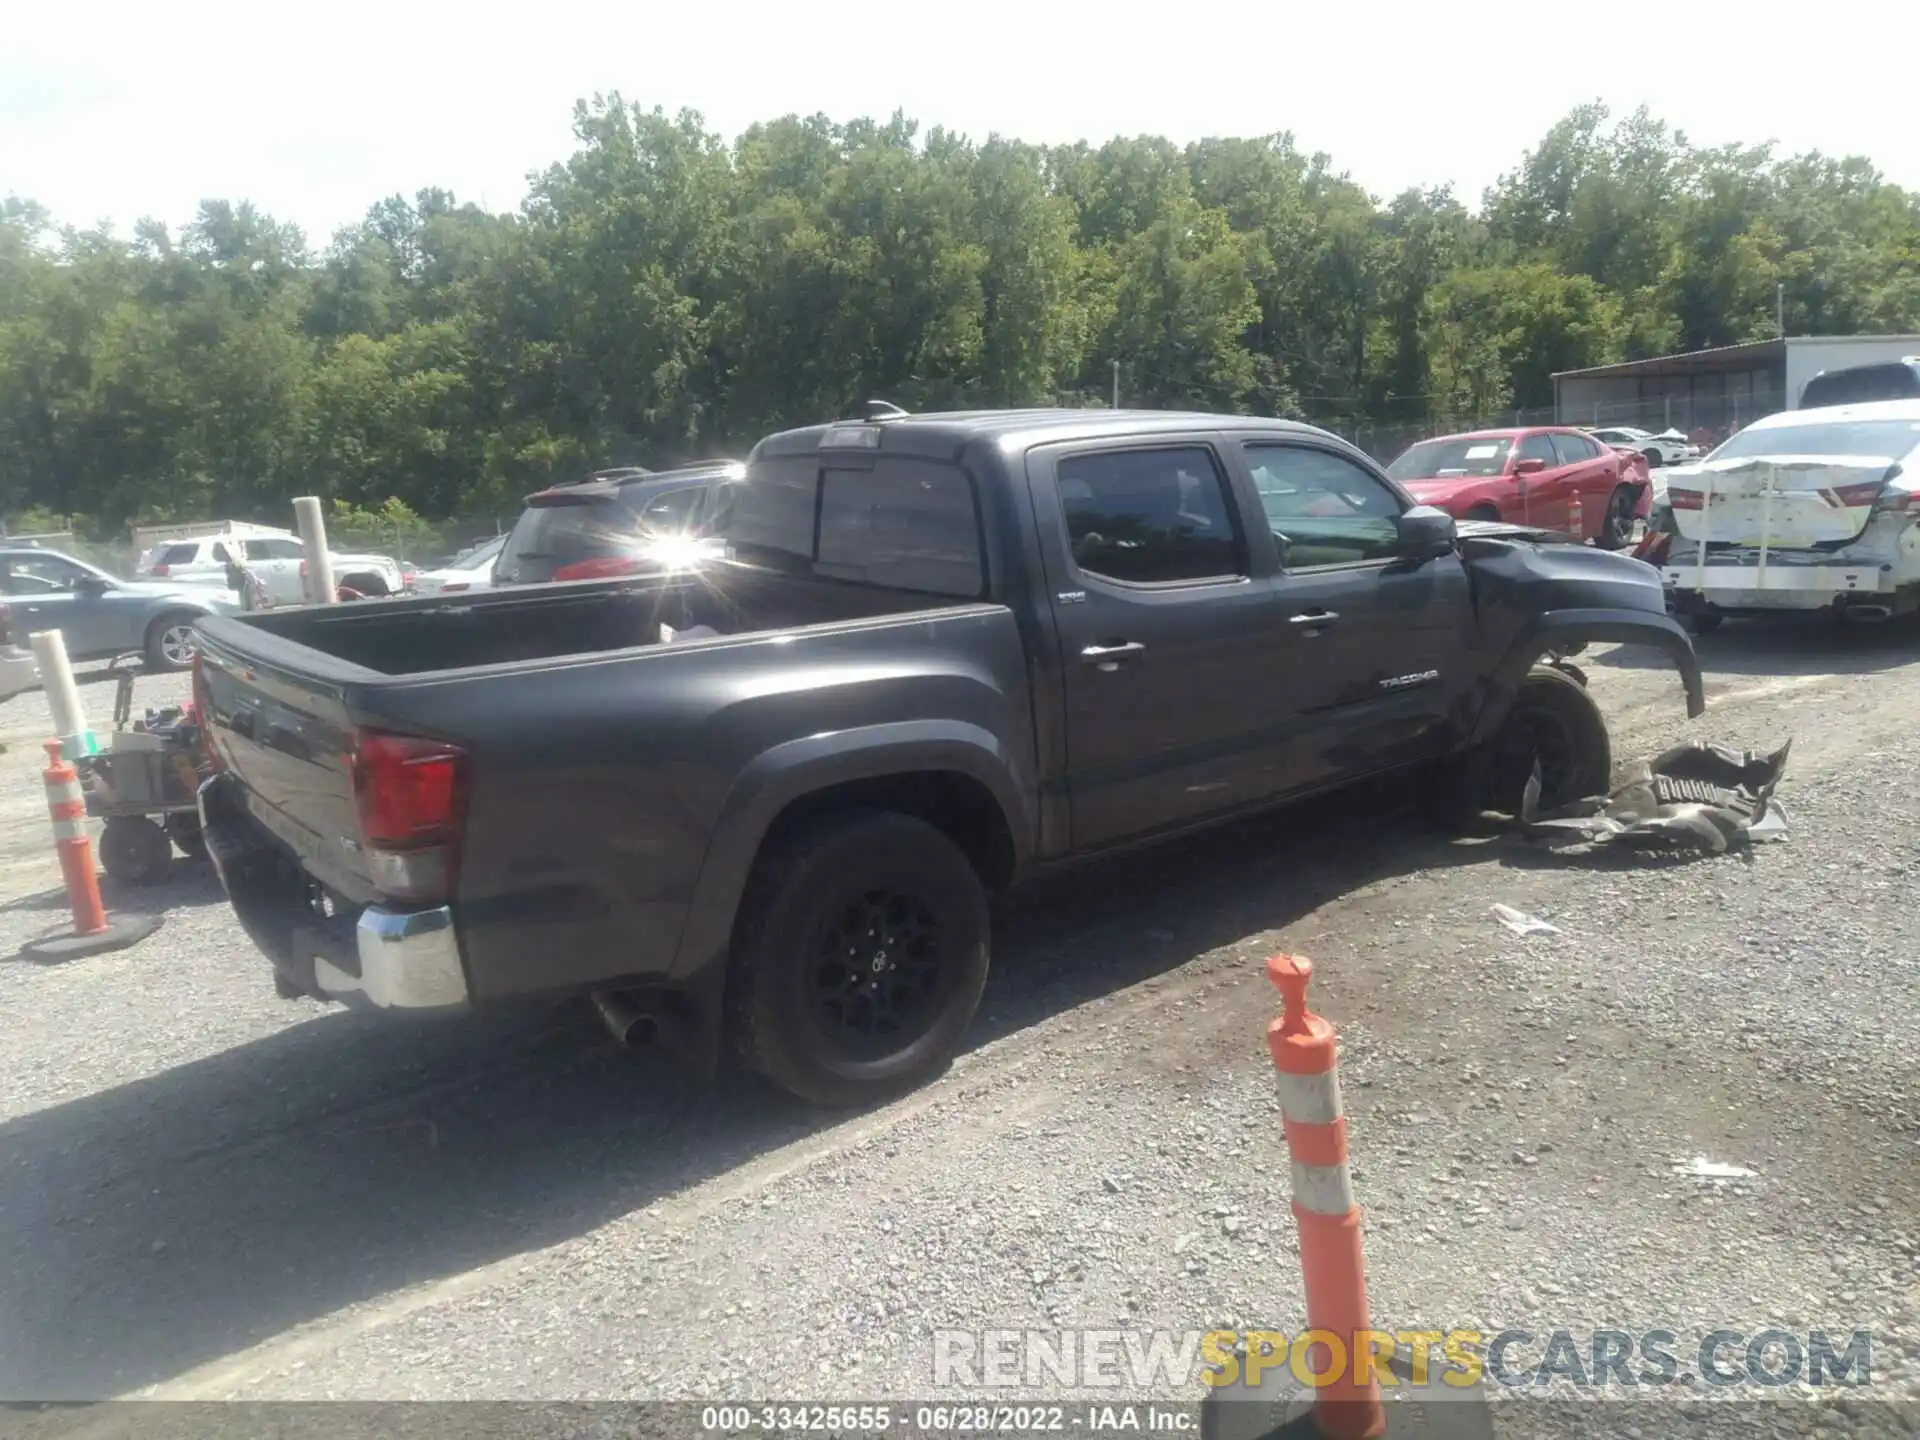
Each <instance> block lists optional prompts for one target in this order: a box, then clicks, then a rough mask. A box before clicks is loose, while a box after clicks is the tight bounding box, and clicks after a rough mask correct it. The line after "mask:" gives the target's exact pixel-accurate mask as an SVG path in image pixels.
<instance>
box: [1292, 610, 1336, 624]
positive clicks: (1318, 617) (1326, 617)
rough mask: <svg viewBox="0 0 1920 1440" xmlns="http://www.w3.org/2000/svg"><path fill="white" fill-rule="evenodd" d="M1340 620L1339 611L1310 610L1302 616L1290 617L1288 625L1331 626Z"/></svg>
mask: <svg viewBox="0 0 1920 1440" xmlns="http://www.w3.org/2000/svg"><path fill="white" fill-rule="evenodd" d="M1339 618H1340V612H1339V611H1337V610H1309V611H1307V612H1306V613H1305V614H1302V615H1290V616H1288V617H1287V623H1288V624H1289V625H1306V626H1317V625H1331V624H1333V622H1334V621H1336V620H1338V619H1339Z"/></svg>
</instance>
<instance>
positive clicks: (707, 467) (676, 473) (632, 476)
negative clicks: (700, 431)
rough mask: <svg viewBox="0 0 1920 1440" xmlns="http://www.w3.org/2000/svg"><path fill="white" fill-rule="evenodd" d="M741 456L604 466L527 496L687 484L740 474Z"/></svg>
mask: <svg viewBox="0 0 1920 1440" xmlns="http://www.w3.org/2000/svg"><path fill="white" fill-rule="evenodd" d="M741 468H742V467H741V464H740V462H739V461H738V460H702V461H700V462H699V463H698V464H694V465H681V466H679V467H677V468H675V469H672V470H642V469H639V468H638V467H634V468H632V469H617V470H601V471H599V472H597V473H595V474H593V475H590V476H588V477H587V478H586V479H585V480H574V481H571V482H570V483H568V484H565V485H549V486H548V487H547V488H546V489H544V490H537V491H535V492H534V493H533V494H532V495H529V496H528V497H527V501H528V503H529V504H531V503H532V502H533V501H534V500H535V499H536V498H537V497H542V496H554V495H572V494H593V493H595V492H611V491H613V490H618V489H625V488H626V487H627V486H629V485H646V486H654V485H658V484H661V483H662V482H667V483H677V484H684V483H686V482H687V481H689V480H713V479H718V478H719V477H721V476H723V475H732V474H738V473H739V472H740V470H741Z"/></svg>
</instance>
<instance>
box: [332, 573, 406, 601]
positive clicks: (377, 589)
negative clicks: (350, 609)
mask: <svg viewBox="0 0 1920 1440" xmlns="http://www.w3.org/2000/svg"><path fill="white" fill-rule="evenodd" d="M334 583H335V584H336V585H344V586H346V587H347V588H348V589H349V590H358V591H359V592H360V593H361V594H362V595H374V596H380V595H389V594H391V593H393V592H392V590H391V589H390V587H389V586H388V585H387V582H386V577H384V576H382V575H379V574H377V573H375V572H374V571H372V570H350V571H348V572H347V573H346V574H344V575H336V576H334Z"/></svg>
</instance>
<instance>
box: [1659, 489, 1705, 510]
mask: <svg viewBox="0 0 1920 1440" xmlns="http://www.w3.org/2000/svg"><path fill="white" fill-rule="evenodd" d="M1667 505H1668V508H1670V509H1673V510H1704V509H1706V508H1707V492H1706V491H1704V490H1681V489H1678V488H1676V487H1674V486H1671V485H1669V486H1668V487H1667Z"/></svg>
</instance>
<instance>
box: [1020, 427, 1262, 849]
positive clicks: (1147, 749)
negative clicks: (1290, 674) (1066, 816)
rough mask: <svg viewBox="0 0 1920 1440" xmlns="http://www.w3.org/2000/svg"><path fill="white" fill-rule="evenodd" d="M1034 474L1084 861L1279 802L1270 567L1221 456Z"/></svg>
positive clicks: (1070, 459) (1084, 454) (1097, 453)
mask: <svg viewBox="0 0 1920 1440" xmlns="http://www.w3.org/2000/svg"><path fill="white" fill-rule="evenodd" d="M1028 463H1029V474H1030V476H1031V477H1032V478H1033V480H1034V481H1035V484H1034V486H1033V501H1034V505H1035V507H1036V517H1035V518H1036V521H1037V522H1038V530H1039V535H1040V538H1041V554H1042V560H1043V563H1044V564H1045V566H1046V572H1047V588H1048V589H1049V590H1050V591H1052V592H1053V609H1054V617H1055V626H1056V630H1057V634H1058V638H1059V644H1060V671H1061V674H1060V683H1061V689H1062V692H1063V695H1064V698H1065V711H1066V714H1065V720H1066V732H1067V789H1068V796H1069V800H1070V802H1071V806H1072V814H1073V844H1074V847H1075V848H1076V849H1087V848H1091V847H1096V846H1100V845H1106V844H1110V843H1112V842H1115V841H1118V840H1122V839H1125V838H1127V837H1129V836H1133V835H1140V834H1144V833H1146V832H1148V831H1152V830H1157V829H1162V828H1165V827H1168V826H1173V825H1178V824H1181V823H1183V822H1187V821H1192V820H1195V819H1198V818H1201V817H1203V816H1205V815H1208V814H1210V813H1213V812H1216V811H1220V810H1226V809H1230V808H1232V807H1234V806H1236V805H1241V804H1246V803H1248V802H1249V801H1252V800H1256V799H1258V798H1259V797H1261V796H1262V795H1265V794H1269V793H1271V792H1272V790H1273V789H1274V788H1275V786H1276V784H1277V780H1276V775H1275V773H1274V764H1273V761H1274V756H1273V751H1272V743H1273V736H1272V730H1271V727H1272V726H1273V724H1274V721H1275V718H1276V717H1275V715H1274V710H1273V707H1274V705H1275V703H1276V694H1275V693H1270V692H1269V691H1268V690H1267V689H1264V688H1263V687H1267V686H1270V685H1271V683H1272V682H1273V680H1274V679H1275V676H1276V672H1275V670H1274V668H1273V666H1272V665H1271V664H1270V663H1268V662H1269V658H1270V657H1269V654H1268V652H1269V649H1270V647H1271V646H1272V645H1273V644H1274V643H1275V639H1276V632H1277V630H1278V622H1277V618H1276V615H1275V610H1274V601H1273V592H1272V588H1271V586H1270V585H1269V583H1268V578H1267V577H1268V575H1269V574H1270V572H1271V560H1270V558H1269V557H1267V556H1266V555H1265V554H1264V552H1262V553H1261V554H1260V555H1258V556H1256V555H1255V554H1254V553H1250V550H1249V546H1248V543H1247V540H1248V537H1247V536H1246V535H1245V534H1244V533H1243V527H1242V524H1241V520H1240V513H1241V512H1240V506H1239V505H1238V503H1236V500H1235V497H1234V490H1233V486H1232V481H1231V478H1230V472H1229V470H1228V467H1227V465H1226V463H1225V462H1224V461H1223V460H1222V457H1221V452H1220V447H1219V445H1218V444H1217V443H1215V442H1214V441H1213V439H1212V437H1207V438H1204V439H1195V438H1180V439H1170V440H1167V441H1165V442H1162V443H1155V442H1153V441H1149V440H1139V439H1135V440H1130V441H1126V442H1122V443H1113V444H1107V445H1102V446H1097V447H1095V446H1073V447H1069V446H1043V447H1041V448H1039V449H1037V450H1035V451H1033V452H1032V453H1031V454H1030V456H1029V461H1028ZM1256 558H1259V559H1264V560H1265V562H1266V563H1265V564H1264V566H1263V567H1262V568H1261V569H1259V570H1256Z"/></svg>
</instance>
